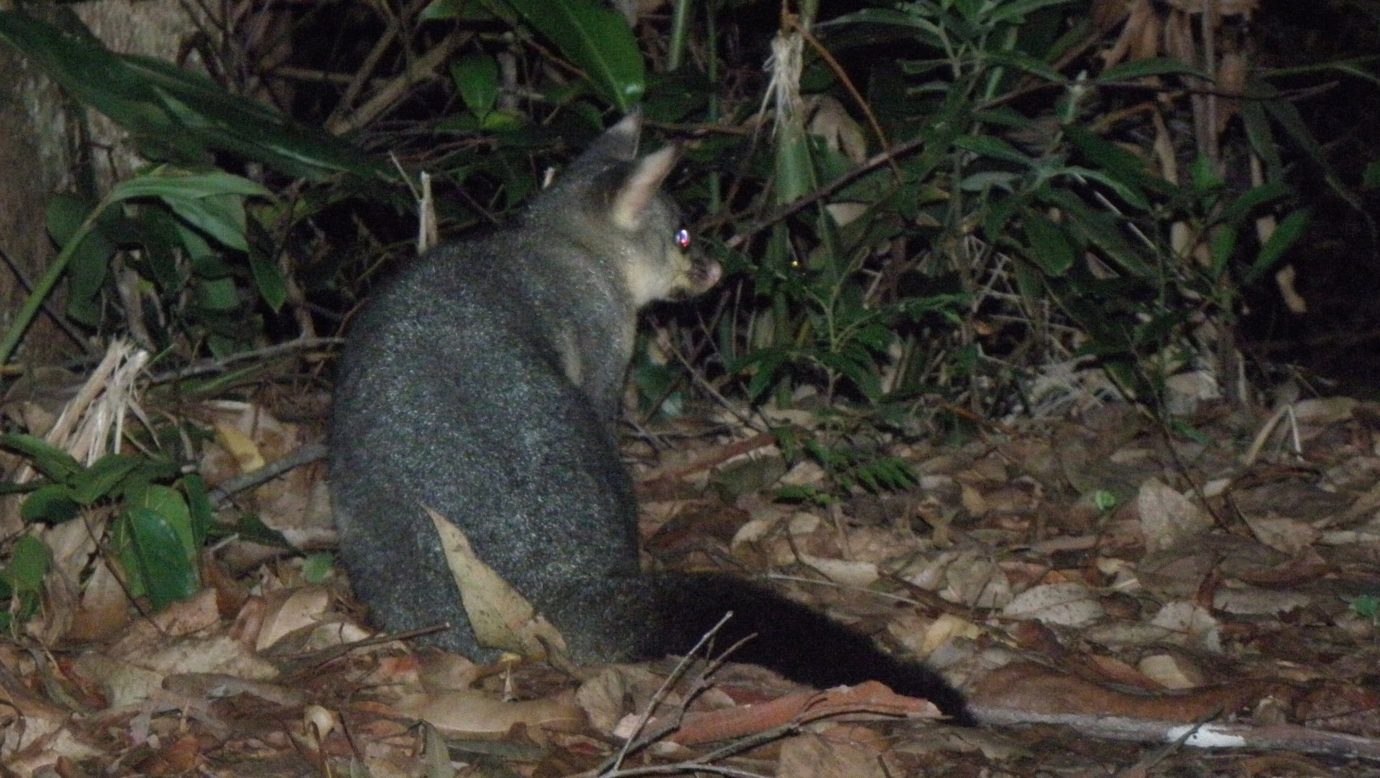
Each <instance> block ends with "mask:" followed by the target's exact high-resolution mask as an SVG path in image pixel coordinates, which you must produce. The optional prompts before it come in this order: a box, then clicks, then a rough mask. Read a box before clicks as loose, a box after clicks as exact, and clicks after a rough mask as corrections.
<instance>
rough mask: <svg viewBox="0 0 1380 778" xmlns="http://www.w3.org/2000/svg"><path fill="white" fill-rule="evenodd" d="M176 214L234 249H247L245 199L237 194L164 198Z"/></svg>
mask: <svg viewBox="0 0 1380 778" xmlns="http://www.w3.org/2000/svg"><path fill="white" fill-rule="evenodd" d="M164 202H166V203H167V204H168V207H169V208H171V209H172V210H173V213H176V214H177V215H178V217H179V218H181V219H182V220H183V221H186V222H187V223H188V224H190V225H192V226H193V227H196V228H197V229H198V230H201V231H202V232H205V233H206V234H207V235H210V236H211V237H212V238H215V239H216V241H217V242H218V243H220V244H221V245H223V246H226V247H227V248H231V249H234V250H236V251H245V252H247V251H249V241H248V239H246V238H245V234H244V201H243V200H241V199H240V198H239V197H238V196H234V195H227V196H224V197H201V198H196V199H191V198H166V199H164Z"/></svg>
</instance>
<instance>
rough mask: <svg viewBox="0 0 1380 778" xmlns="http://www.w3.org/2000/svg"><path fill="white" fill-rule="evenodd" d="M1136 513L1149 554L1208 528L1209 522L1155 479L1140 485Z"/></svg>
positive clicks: (1192, 536)
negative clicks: (1138, 516)
mask: <svg viewBox="0 0 1380 778" xmlns="http://www.w3.org/2000/svg"><path fill="white" fill-rule="evenodd" d="M1136 510H1137V513H1139V515H1140V525H1141V531H1142V532H1144V533H1145V546H1146V548H1147V549H1149V550H1151V551H1162V550H1164V549H1168V548H1173V547H1174V546H1177V545H1179V544H1181V543H1186V542H1188V541H1191V540H1192V539H1193V538H1195V537H1197V536H1198V535H1201V534H1202V533H1204V532H1207V531H1208V530H1210V529H1212V520H1211V519H1210V518H1208V516H1207V514H1206V513H1204V512H1203V510H1202V509H1201V508H1199V507H1198V506H1197V505H1195V504H1194V503H1193V502H1192V501H1191V500H1189V499H1188V498H1187V497H1184V496H1183V495H1182V494H1180V493H1178V492H1177V491H1175V490H1173V489H1171V488H1169V487H1168V486H1166V485H1165V484H1164V483H1163V482H1161V481H1160V480H1159V479H1155V478H1151V479H1150V480H1148V481H1146V482H1145V483H1143V484H1141V486H1140V492H1139V493H1138V494H1137V495H1136Z"/></svg>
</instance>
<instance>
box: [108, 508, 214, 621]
mask: <svg viewBox="0 0 1380 778" xmlns="http://www.w3.org/2000/svg"><path fill="white" fill-rule="evenodd" d="M125 518H126V520H127V521H128V523H129V541H130V545H129V551H130V553H129V554H128V556H127V557H126V569H127V570H128V565H129V562H131V561H132V562H133V563H134V564H135V565H137V570H138V575H139V577H140V579H141V580H142V581H143V584H144V590H145V593H146V594H148V596H149V600H151V601H152V602H153V607H154V608H155V609H158V610H161V609H162V608H165V607H167V606H168V605H171V604H172V603H174V602H177V601H178V600H183V599H186V598H188V597H190V596H192V595H193V594H195V593H196V591H197V588H198V587H199V586H200V582H199V580H198V577H197V569H196V564H195V555H194V554H190V553H188V550H187V547H186V546H185V545H184V543H183V541H182V533H181V531H179V529H178V527H177V526H176V525H175V523H174V521H173V520H172V519H170V518H169V517H168V516H166V515H164V514H163V513H160V512H159V511H157V510H155V509H153V508H130V509H129V510H128V511H126V513H125Z"/></svg>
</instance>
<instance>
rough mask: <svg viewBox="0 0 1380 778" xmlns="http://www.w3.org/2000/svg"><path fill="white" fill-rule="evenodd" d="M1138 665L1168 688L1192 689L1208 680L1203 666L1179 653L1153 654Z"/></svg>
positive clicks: (1148, 676) (1150, 676) (1142, 670)
mask: <svg viewBox="0 0 1380 778" xmlns="http://www.w3.org/2000/svg"><path fill="white" fill-rule="evenodd" d="M1136 667H1137V669H1139V670H1140V671H1141V672H1142V673H1144V674H1145V676H1146V677H1147V678H1151V679H1153V680H1154V681H1155V683H1158V684H1159V685H1160V686H1163V687H1164V688H1166V689H1192V688H1195V687H1198V686H1202V685H1203V684H1204V683H1206V682H1207V678H1206V674H1205V673H1204V672H1203V669H1202V668H1201V667H1198V666H1197V665H1196V664H1193V663H1191V662H1189V661H1188V659H1187V658H1186V657H1183V656H1180V655H1177V654H1151V655H1149V656H1146V657H1143V658H1142V659H1141V660H1140V662H1138V663H1136Z"/></svg>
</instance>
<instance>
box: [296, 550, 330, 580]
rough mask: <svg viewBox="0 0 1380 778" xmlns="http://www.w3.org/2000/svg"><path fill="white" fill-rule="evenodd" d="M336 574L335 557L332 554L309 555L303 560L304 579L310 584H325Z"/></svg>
mask: <svg viewBox="0 0 1380 778" xmlns="http://www.w3.org/2000/svg"><path fill="white" fill-rule="evenodd" d="M334 573H335V557H334V556H332V555H331V554H325V553H317V554H308V555H307V558H306V559H303V560H302V578H304V579H305V580H306V582H307V583H309V584H323V583H325V582H326V581H328V580H330V578H331V576H332V575H333V574H334Z"/></svg>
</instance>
